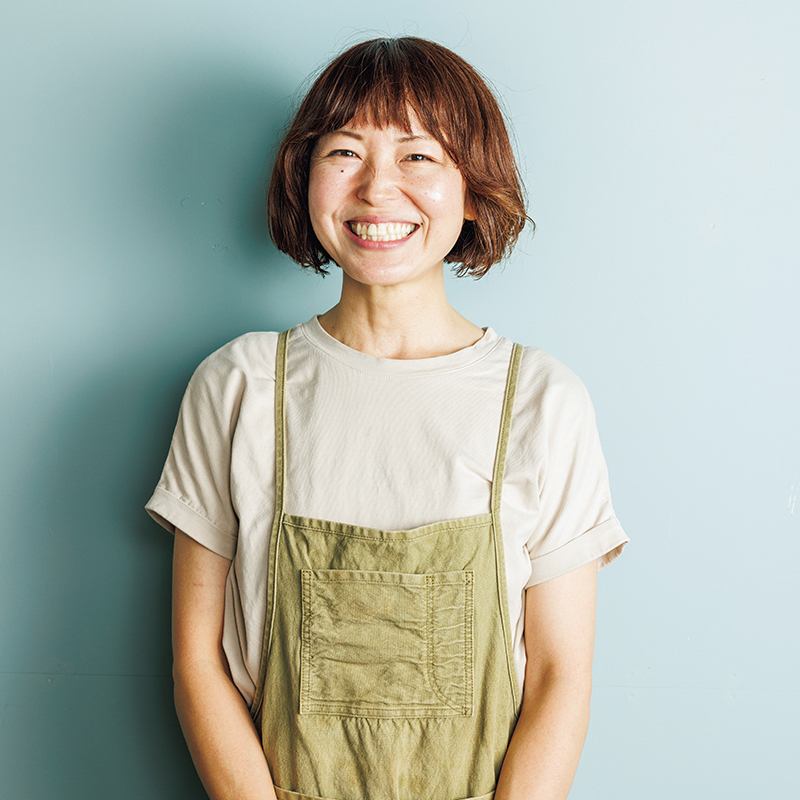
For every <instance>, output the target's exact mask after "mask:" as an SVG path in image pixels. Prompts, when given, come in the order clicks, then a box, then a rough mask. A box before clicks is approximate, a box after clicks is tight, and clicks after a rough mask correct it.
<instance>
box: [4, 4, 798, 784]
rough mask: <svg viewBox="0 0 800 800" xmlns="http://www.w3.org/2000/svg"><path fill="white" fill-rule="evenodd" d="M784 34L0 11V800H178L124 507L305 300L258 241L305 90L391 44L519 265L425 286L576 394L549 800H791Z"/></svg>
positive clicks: (483, 11) (793, 124)
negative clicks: (203, 408)
mask: <svg viewBox="0 0 800 800" xmlns="http://www.w3.org/2000/svg"><path fill="white" fill-rule="evenodd" d="M799 26H800V7H798V5H797V3H795V2H789V0H786V1H785V2H780V1H778V0H762V2H759V3H755V2H744V0H738V1H737V0H730V2H726V3H723V2H721V0H709V2H704V3H697V2H688V0H678V1H677V2H673V3H670V4H662V5H659V4H654V3H650V2H644V0H640V1H639V2H634V1H633V0H630V1H629V2H622V1H620V0H616V1H615V0H610V2H605V3H596V2H593V1H592V0H567V2H561V3H553V2H550V3H535V2H534V3H530V2H522V0H505V1H504V0H499V2H497V3H495V4H494V5H492V6H491V7H490V4H488V3H486V2H476V1H475V0H465V1H464V2H460V3H440V4H437V3H432V2H430V0H425V2H418V0H410V2H405V3H396V2H392V3H389V2H385V1H384V0H376V2H372V3H362V4H352V3H350V4H328V3H323V2H319V0H317V1H316V2H312V3H305V4H291V3H274V2H273V3H266V2H264V0H237V2H222V0H191V2H190V1H189V0H158V2H156V1H155V0H137V2H133V0H115V2H108V1H107V0H73V1H72V2H70V3H63V2H62V3H59V2H43V0H25V2H23V0H12V2H10V3H6V4H4V5H3V10H2V11H0V37H2V45H1V46H0V61H1V62H2V63H1V64H0V67H1V68H2V72H1V73H0V74H1V75H2V77H0V81H1V82H2V83H1V84H0V88H1V89H2V97H1V98H0V113H2V125H1V126H0V160H1V161H0V195H1V196H2V205H1V206H0V230H1V232H2V233H1V235H2V247H1V248H0V258H2V292H0V303H1V304H2V308H1V309H0V331H2V348H3V353H2V362H0V374H2V378H3V393H2V403H3V413H2V416H0V425H2V428H3V430H2V438H1V439H0V440H1V441H2V466H1V467H0V469H2V473H1V474H0V502H1V503H2V509H3V514H2V555H0V795H2V797H3V798H9V800H53V799H54V798H58V799H59V800H62V799H63V800H73V799H74V800H78V798H80V800H108V799H109V798H113V799H114V800H127V799H128V798H130V799H131V800H134V799H135V800H141V798H152V799H153V800H158V799H159V798H165V799H166V798H177V797H180V798H188V797H198V798H199V797H203V793H202V789H201V788H200V786H199V783H198V781H197V779H196V778H195V777H194V773H193V770H192V767H191V764H190V761H189V758H188V755H187V754H186V750H185V747H184V745H183V742H182V739H181V736H180V732H179V730H178V726H177V723H176V721H175V718H174V713H173V711H172V707H171V697H170V692H171V687H170V678H169V672H170V654H169V620H168V604H169V560H170V547H171V542H170V539H169V537H168V536H167V535H166V534H164V533H163V532H161V531H160V529H158V528H157V527H156V526H155V524H154V523H152V522H151V521H149V520H148V519H147V518H146V517H145V515H144V513H143V511H142V505H143V504H144V502H145V500H146V499H147V497H148V496H149V492H150V490H151V488H152V486H153V484H154V482H155V480H156V478H157V475H158V472H159V470H160V465H161V462H162V460H163V458H164V455H165V453H166V448H167V444H168V439H169V434H170V432H171V428H172V426H173V424H174V419H175V414H176V412H177V407H178V402H179V400H180V396H181V393H182V390H183V387H184V385H185V382H186V381H187V379H188V377H189V375H190V374H191V371H192V369H193V368H194V366H195V365H196V364H197V363H198V362H199V361H200V360H201V358H202V357H203V356H205V355H206V354H207V353H208V352H210V351H211V350H212V349H214V348H215V347H217V346H219V345H221V344H222V343H223V342H225V341H227V340H228V339H230V338H232V337H233V336H235V335H237V334H239V333H241V332H244V331H247V330H251V329H276V328H278V329H280V328H282V327H284V326H288V325H290V324H292V323H294V322H297V321H302V320H304V319H307V318H308V317H310V316H311V315H312V314H313V313H314V312H316V311H318V310H322V309H324V308H326V307H328V306H329V305H331V304H332V303H333V302H334V300H335V297H336V293H337V282H336V279H335V278H331V279H329V280H327V281H324V282H323V281H321V280H320V279H318V278H315V277H312V276H310V275H305V274H302V273H301V271H300V270H299V268H297V267H295V266H293V265H292V264H290V263H288V262H287V261H286V259H284V258H283V257H281V256H279V255H278V254H276V252H275V251H274V250H273V249H272V248H271V246H270V245H269V243H268V241H267V237H266V234H265V229H264V222H263V218H262V208H261V206H262V194H263V184H264V180H265V174H266V171H267V168H268V164H269V157H270V148H271V146H272V143H273V142H274V139H275V135H276V132H277V131H278V130H279V129H280V128H281V126H282V125H283V124H284V123H285V120H286V116H287V113H288V110H289V108H290V107H291V102H292V97H293V96H294V93H295V92H296V91H297V89H298V87H299V86H300V85H301V83H302V81H303V80H304V77H305V76H306V75H307V74H308V73H309V72H310V71H312V70H313V69H314V68H315V67H316V66H318V65H319V64H320V63H321V62H323V61H324V60H326V59H327V58H328V57H329V56H330V55H332V54H333V53H334V52H335V51H337V50H338V49H340V48H341V47H342V46H344V45H345V44H348V43H350V42H352V41H355V40H356V39H358V38H360V37H361V35H362V34H361V32H363V31H367V32H370V33H371V32H375V33H385V32H389V33H415V34H419V35H422V36H426V37H430V38H434V39H437V40H438V41H441V42H442V43H444V44H446V45H449V46H451V47H453V48H454V49H455V50H456V51H457V52H459V53H460V54H461V55H463V56H464V57H466V58H467V59H468V60H469V61H471V62H472V63H474V64H475V65H476V66H478V68H479V69H481V70H482V71H483V72H484V73H485V74H486V75H488V76H489V77H490V78H491V79H492V80H493V82H494V84H495V86H496V87H497V89H498V91H499V92H500V94H501V95H502V97H503V98H504V101H505V104H506V106H507V108H508V111H509V113H510V116H511V119H512V121H513V124H514V127H515V130H516V136H517V140H518V146H519V152H520V155H521V164H522V168H523V171H524V174H525V178H526V181H527V184H528V189H529V192H530V197H531V213H532V215H533V217H534V218H535V219H536V221H537V223H538V231H537V233H536V236H535V237H533V238H532V239H531V238H525V239H524V240H523V241H522V242H521V244H520V246H519V248H518V250H517V252H516V254H515V255H514V257H513V258H512V260H511V261H510V262H509V263H508V264H507V266H506V267H505V269H504V270H498V271H497V272H496V273H492V274H491V275H490V276H488V277H487V278H486V279H485V280H483V281H481V282H478V283H475V282H472V281H462V282H458V283H456V282H455V281H454V282H453V283H452V285H451V296H452V300H453V302H454V304H455V305H456V306H457V307H459V308H460V309H461V310H462V311H463V312H464V313H465V314H466V315H467V316H468V317H471V318H472V319H473V320H474V321H475V322H477V323H478V324H481V325H486V324H491V325H492V326H493V327H494V328H495V329H497V330H499V331H500V332H502V333H505V334H507V335H509V336H511V337H513V338H516V339H519V340H522V341H524V342H526V343H529V344H538V345H540V346H542V347H544V348H545V349H547V350H549V351H550V352H551V353H553V354H554V355H555V356H556V357H558V358H559V359H561V360H562V361H565V362H566V363H567V364H569V365H570V366H571V367H572V368H573V369H574V370H575V371H576V372H577V373H578V374H579V375H580V376H581V377H582V378H583V379H584V382H585V383H586V384H587V386H588V387H589V390H590V392H591V393H592V396H593V399H594V402H595V406H596V409H597V416H598V421H599V426H600V431H601V435H602V438H603V442H604V446H605V452H606V456H607V460H608V463H609V469H610V474H611V479H612V489H613V492H614V498H615V505H616V508H617V512H618V515H619V516H620V518H621V519H622V521H623V524H624V525H625V527H626V528H627V530H628V532H629V534H630V536H631V538H632V540H633V543H632V544H631V546H630V548H629V550H628V552H626V554H625V556H624V557H623V558H622V559H621V560H620V561H619V562H618V563H617V564H615V565H614V566H613V567H612V568H611V569H609V570H608V572H607V573H604V574H603V575H602V576H601V600H600V603H601V606H600V618H599V632H598V650H597V658H596V669H595V680H596V689H595V701H594V716H593V722H592V728H591V731H590V734H589V740H588V742H587V746H586V751H585V754H584V758H583V761H582V765H581V768H580V771H579V774H578V777H577V780H576V784H575V787H574V789H573V792H572V794H571V798H574V800H612V799H613V800H621V799H622V800H628V799H630V800H634V799H635V800H639V799H640V798H647V800H675V798H680V799H681V800H695V798H696V799H697V800H708V798H723V797H724V798H726V800H738V799H739V798H741V800H752V798H754V797H764V798H790V797H798V796H800V772H799V771H798V767H797V759H796V749H797V728H796V720H797V719H798V717H800V693H799V692H798V688H799V683H800V681H799V680H798V666H797V665H798V663H800V643H799V642H798V635H797V634H798V609H799V608H800V590H798V585H800V583H799V582H798V581H797V579H796V572H797V568H798V567H797V565H798V563H800V502H797V495H798V491H800V413H798V405H799V404H798V398H799V397H800V385H799V384H800V379H799V377H798V375H799V374H800V323H798V320H799V319H800V314H798V297H800V269H798V267H799V264H798V261H799V260H800V259H799V258H798V255H799V253H800V247H799V245H800V225H798V218H800V199H799V197H800V195H799V194H798V186H800V169H799V167H800V159H799V157H798V140H800V81H799V80H798V76H800V49H798V48H797V45H796V42H797V35H798V29H799Z"/></svg>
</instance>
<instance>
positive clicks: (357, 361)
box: [297, 315, 502, 375]
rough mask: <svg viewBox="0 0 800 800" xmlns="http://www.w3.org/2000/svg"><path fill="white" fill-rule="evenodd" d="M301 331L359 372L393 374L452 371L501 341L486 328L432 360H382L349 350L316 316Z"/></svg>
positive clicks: (326, 351)
mask: <svg viewBox="0 0 800 800" xmlns="http://www.w3.org/2000/svg"><path fill="white" fill-rule="evenodd" d="M297 328H298V330H299V332H300V333H301V334H302V335H303V336H305V338H306V339H307V340H308V341H309V342H310V343H311V344H312V345H313V346H314V347H316V348H318V349H319V350H322V351H323V352H324V353H326V354H327V355H329V356H331V357H332V358H334V359H336V360H337V361H340V362H342V363H344V364H347V365H348V366H350V367H352V368H353V369H355V370H358V371H359V372H368V373H373V374H392V375H428V374H431V373H437V372H449V371H451V370H456V369H463V368H464V367H466V366H469V365H471V364H474V363H475V362H477V361H479V360H481V359H482V358H485V357H486V356H487V355H488V354H489V353H490V352H491V351H492V350H494V348H495V347H497V346H498V345H499V344H500V342H501V341H502V337H501V336H499V335H498V334H497V333H495V332H494V331H493V330H492V329H491V328H484V333H483V336H481V338H480V339H478V341H477V342H475V344H472V345H470V346H469V347H464V348H462V349H461V350H456V351H455V352H454V353H447V354H446V355H443V356H433V357H431V358H380V357H379V356H373V355H369V354H367V353H362V352H360V351H359V350H354V349H353V348H352V347H348V346H347V345H346V344H343V343H342V342H340V341H339V340H338V339H335V338H334V337H333V336H331V335H330V334H329V333H328V332H327V331H326V330H325V329H324V328H323V327H322V325H321V324H320V322H319V317H318V316H316V315H315V316H313V317H312V318H311V319H310V320H309V321H308V322H304V323H302V324H301V325H298V326H297Z"/></svg>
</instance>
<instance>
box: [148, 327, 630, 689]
mask: <svg viewBox="0 0 800 800" xmlns="http://www.w3.org/2000/svg"><path fill="white" fill-rule="evenodd" d="M276 346H277V334H275V333H249V334H245V335H244V336H240V337H239V338H238V339H235V340H234V341H232V342H230V343H229V344H227V345H225V346H224V347H222V348H220V349H219V350H217V351H216V352H215V353H213V354H212V355H210V356H209V357H208V358H207V359H206V360H205V361H203V363H202V364H201V365H200V366H199V367H198V369H197V371H196V372H195V374H194V376H193V377H192V380H191V382H190V383H189V387H188V389H187V390H186V395H185V396H184V399H183V403H182V404H181V410H180V414H179V418H178V424H177V427H176V429H175V434H174V436H173V439H172V445H171V447H170V451H169V455H168V457H167V462H166V465H165V466H164V472H163V474H162V476H161V480H160V481H159V483H158V486H157V488H156V490H155V493H154V494H153V497H152V498H151V499H150V502H149V503H148V504H147V510H148V511H149V512H150V514H151V515H152V516H153V518H154V519H156V520H157V521H158V522H159V523H161V524H162V525H163V526H164V527H165V528H167V529H168V530H171V531H173V532H174V530H175V529H176V528H178V529H180V530H182V531H184V532H185V533H186V534H188V535H189V536H191V537H192V538H194V539H196V540H197V541H198V542H200V543H201V544H203V545H204V546H205V547H207V548H209V549H210V550H212V551H214V552H215V553H218V554H219V555H221V556H224V557H225V558H227V559H231V561H232V565H231V567H232V568H231V570H230V572H229V574H228V582H227V588H226V598H225V623H224V632H223V646H224V650H225V653H226V655H227V658H228V661H229V663H230V668H231V674H232V676H233V680H234V682H235V684H236V685H237V686H238V688H239V690H240V691H241V693H242V695H243V696H244V697H245V699H246V700H247V702H248V703H251V702H252V699H253V693H254V691H255V681H256V680H257V676H258V670H259V659H260V657H261V645H262V640H263V631H264V615H265V611H266V583H267V569H268V563H267V562H268V554H269V538H270V533H271V528H272V517H273V512H274V502H275V497H274V482H275V463H274V458H275V454H274V443H275V423H274V393H275V352H276ZM511 350H512V343H511V341H509V340H508V339H505V338H503V337H500V336H498V335H497V334H496V333H495V332H494V331H492V330H491V328H487V329H486V332H485V334H484V336H483V337H482V338H481V339H480V340H479V341H478V342H476V343H475V344H474V345H473V346H471V347H467V348H465V349H463V350H459V351H458V352H456V353H451V354H449V355H445V356H440V357H437V358H426V359H409V360H397V359H383V358H376V357H374V356H370V355H366V354H365V353H361V352H358V351H356V350H352V349H350V348H349V347H347V346H345V345H343V344H342V343H341V342H339V341H338V340H336V339H334V338H333V337H331V336H330V335H328V334H327V333H326V332H325V331H324V330H323V329H322V327H321V326H320V324H319V322H318V321H317V318H316V317H315V318H313V319H312V320H311V321H309V322H307V323H305V324H303V325H298V326H297V327H296V328H295V329H294V330H293V331H292V334H291V337H290V339H289V350H288V358H287V377H286V392H287V412H286V425H287V483H286V507H285V510H286V513H287V514H292V515H298V516H305V517H311V518H315V519H323V520H333V521H336V522H343V523H349V524H352V525H359V526H364V527H370V528H381V529H385V530H405V529H410V528H416V527H419V526H421V525H427V524H429V523H433V522H439V521H442V520H447V519H457V518H460V517H469V516H476V515H480V514H488V513H489V510H490V508H489V504H490V493H491V477H492V469H493V466H494V457H495V452H496V448H497V440H498V434H499V426H500V416H501V410H502V403H503V394H504V390H505V383H506V378H507V375H508V366H509V360H510V357H511ZM500 521H501V527H502V532H503V541H504V553H505V561H506V564H505V567H506V582H507V587H508V606H509V619H510V621H511V629H512V632H513V634H514V660H515V666H516V669H517V675H518V677H519V680H520V686H521V685H522V678H523V675H524V668H525V647H524V640H523V627H524V602H523V600H524V592H525V589H526V588H527V587H528V586H531V585H533V584H536V583H541V582H543V581H546V580H549V579H551V578H555V577H557V576H559V575H562V574H564V573H566V572H569V571H570V570H572V569H575V568H576V567H579V566H582V565H583V564H586V563H588V562H590V561H592V560H594V559H598V562H599V564H600V566H605V565H606V564H608V563H609V562H611V561H612V560H613V559H614V558H615V557H616V556H617V555H619V553H620V552H621V550H622V547H623V545H624V544H625V543H626V542H627V541H628V540H627V537H626V536H625V533H624V532H623V530H622V528H621V526H620V524H619V523H618V522H617V520H616V518H615V517H614V511H613V509H612V506H611V498H610V495H609V489H608V476H607V472H606V465H605V461H604V460H603V455H602V452H601V449H600V443H599V440H598V436H597V429H596V426H595V421H594V411H593V409H592V405H591V402H590V400H589V397H588V394H587V392H586V389H585V388H584V386H583V384H582V383H581V382H580V381H579V380H578V378H577V377H576V376H575V375H574V374H573V373H572V372H570V371H569V370H568V369H567V368H566V367H565V366H563V365H562V364H560V363H559V362H558V361H556V360H555V359H553V358H552V357H551V356H549V355H547V354H546V353H545V352H543V351H542V350H539V349H537V348H525V350H524V354H523V358H522V365H521V369H520V376H519V384H518V388H517V396H516V402H515V405H514V414H513V418H512V424H511V433H510V438H509V445H508V457H507V462H506V474H505V480H504V482H503V491H502V505H501V512H500Z"/></svg>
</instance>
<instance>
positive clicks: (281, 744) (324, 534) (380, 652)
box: [252, 332, 522, 800]
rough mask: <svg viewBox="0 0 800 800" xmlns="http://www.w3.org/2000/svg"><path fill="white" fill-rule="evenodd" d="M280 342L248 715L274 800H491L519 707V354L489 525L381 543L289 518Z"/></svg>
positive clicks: (395, 536)
mask: <svg viewBox="0 0 800 800" xmlns="http://www.w3.org/2000/svg"><path fill="white" fill-rule="evenodd" d="M288 338H289V337H288V332H285V333H282V334H281V336H280V338H279V341H278V353H277V365H276V386H275V422H276V431H275V451H276V473H275V480H276V497H275V520H274V524H273V529H272V540H271V543H270V555H269V559H270V561H269V577H268V585H267V614H266V623H265V631H264V648H263V653H262V658H261V667H260V673H259V678H258V683H257V686H256V694H255V698H254V701H253V707H252V714H253V719H254V720H255V721H256V725H257V726H260V730H261V738H262V743H263V747H264V753H265V755H266V758H267V763H268V764H269V768H270V772H271V774H272V779H273V782H274V785H275V790H276V792H277V795H278V798H279V800H297V799H301V798H331V800H462V799H463V798H481V800H483V799H484V798H491V797H492V795H493V793H494V788H495V785H496V783H497V777H498V775H499V772H500V767H501V766H502V763H503V757H504V756H505V752H506V749H507V747H508V742H509V739H510V738H511V734H512V733H513V730H514V725H515V723H516V720H517V715H518V713H519V706H520V692H519V687H518V685H517V678H516V673H515V671H514V664H513V660H512V645H511V628H510V624H509V619H508V602H507V594H506V578H505V562H504V560H503V538H502V534H501V530H500V491H501V487H502V480H503V469H504V464H505V455H506V446H507V443H508V432H509V425H510V421H511V413H512V408H513V404H514V393H515V389H516V383H517V375H518V372H519V364H520V357H521V352H522V348H521V347H520V346H519V345H514V351H513V355H512V358H511V363H510V366H509V372H508V381H507V385H506V391H505V400H504V403H503V413H502V419H501V420H499V421H498V423H499V437H498V445H497V455H496V458H495V466H494V474H493V479H492V493H491V513H489V514H484V515H481V516H476V517H468V518H463V519H456V520H448V521H446V522H436V523H433V524H431V525H424V526H422V527H421V528H415V529H413V530H405V531H384V530H377V529H374V528H362V527H357V526H354V525H345V524H342V523H338V522H328V521H324V520H317V519H309V518H306V517H299V516H293V515H289V514H286V513H285V512H284V508H283V504H284V487H285V482H286V431H285V419H286V414H285V408H286V406H285V401H286V388H285V386H286V352H287V344H288Z"/></svg>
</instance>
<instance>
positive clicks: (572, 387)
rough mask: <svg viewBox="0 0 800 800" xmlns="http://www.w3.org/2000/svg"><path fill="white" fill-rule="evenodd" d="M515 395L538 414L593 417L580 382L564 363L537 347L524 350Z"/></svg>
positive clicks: (584, 388) (588, 400)
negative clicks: (545, 412)
mask: <svg viewBox="0 0 800 800" xmlns="http://www.w3.org/2000/svg"><path fill="white" fill-rule="evenodd" d="M518 393H519V395H520V396H521V397H523V398H524V400H525V401H526V403H527V404H528V405H529V406H533V407H535V408H536V409H538V410H539V412H542V411H545V410H549V411H556V410H557V411H558V412H559V416H562V415H563V413H564V412H567V413H568V414H569V412H572V414H580V415H584V414H589V415H593V414H594V410H593V408H592V403H591V399H590V398H589V393H588V391H587V390H586V387H585V386H584V384H583V381H582V380H581V379H580V378H579V377H578V376H577V375H576V374H575V373H574V372H573V371H572V370H571V369H570V368H569V367H568V366H566V365H565V364H564V363H562V362H561V361H559V360H558V359H557V358H555V357H554V356H552V355H550V353H548V352H546V351H544V350H542V349H541V348H540V347H525V348H523V354H522V363H521V365H520V374H519V388H518Z"/></svg>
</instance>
